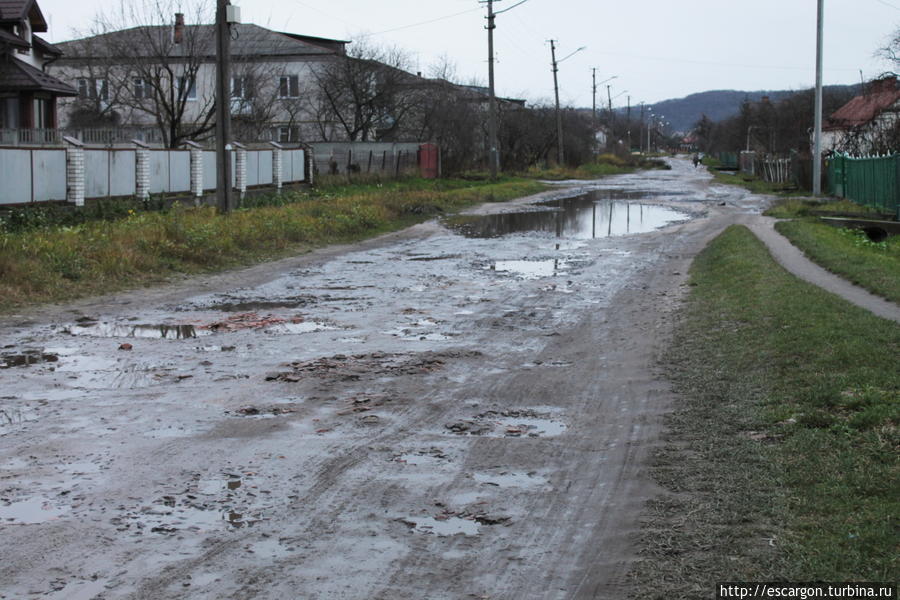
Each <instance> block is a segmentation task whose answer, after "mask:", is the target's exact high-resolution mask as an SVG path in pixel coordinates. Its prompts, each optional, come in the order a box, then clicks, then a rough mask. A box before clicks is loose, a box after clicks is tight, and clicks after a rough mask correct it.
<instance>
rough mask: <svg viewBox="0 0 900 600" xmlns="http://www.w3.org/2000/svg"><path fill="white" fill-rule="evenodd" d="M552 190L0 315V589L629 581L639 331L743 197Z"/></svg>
mask: <svg viewBox="0 0 900 600" xmlns="http://www.w3.org/2000/svg"><path fill="white" fill-rule="evenodd" d="M572 185H574V184H572ZM578 185H580V186H583V188H582V189H580V190H578V191H576V192H573V191H571V190H568V189H555V190H553V191H551V192H548V193H545V194H543V195H541V196H540V197H539V198H532V199H528V200H522V201H521V202H520V201H514V202H511V203H508V204H503V205H496V204H494V205H486V206H484V207H479V208H477V209H474V210H473V212H474V213H482V214H474V215H469V216H466V217H463V218H461V219H459V220H453V219H451V220H449V221H448V226H445V225H442V224H440V223H437V222H430V223H426V224H423V225H419V226H417V227H415V228H412V229H410V230H407V231H405V232H401V233H398V234H392V235H391V236H388V237H385V238H381V239H378V240H372V241H369V242H364V243H362V244H359V245H355V246H351V247H343V248H334V249H325V250H322V251H320V252H315V253H310V254H309V255H305V256H302V257H293V258H289V259H286V260H284V261H281V262H278V263H273V264H269V265H261V266H258V267H253V268H250V269H246V270H241V271H234V272H230V273H227V274H223V275H219V276H211V277H204V278H199V279H197V280H196V281H195V280H192V281H188V282H183V283H179V284H176V285H174V286H172V287H170V288H165V289H159V290H142V291H138V292H131V293H123V294H118V295H116V296H114V297H110V298H105V299H100V300H91V301H85V302H82V303H78V304H75V305H72V306H65V307H56V308H48V309H45V310H44V312H40V311H36V312H35V314H34V315H29V318H28V320H27V321H25V320H24V319H23V318H21V317H17V318H15V319H13V318H11V319H10V320H9V321H10V322H9V323H8V324H7V325H4V326H2V327H0V336H2V338H0V346H2V352H0V389H2V392H0V394H2V395H0V441H2V443H0V473H2V475H0V535H2V536H3V539H4V544H3V548H0V581H3V586H2V587H3V590H2V592H0V595H3V594H5V595H6V596H7V597H9V598H27V597H35V598H39V597H46V598H51V599H53V600H56V599H57V598H66V599H67V600H68V599H69V598H80V597H84V598H95V597H97V598H103V599H104V600H117V599H120V598H121V599H124V598H154V599H155V600H176V599H181V598H185V597H191V598H194V597H196V598H232V597H233V598H238V597H253V598H260V599H266V600H268V599H273V600H274V599H276V598H295V597H297V596H298V594H301V595H303V596H304V597H310V598H347V599H359V600H369V599H372V598H391V599H392V600H394V599H396V600H414V599H415V600H418V599H420V598H465V597H496V598H503V597H509V598H546V599H548V600H563V599H565V600H571V599H580V598H592V597H625V594H622V593H620V592H621V590H622V588H621V586H623V585H626V584H627V581H625V579H624V577H625V576H624V574H625V573H627V571H628V564H629V560H631V557H632V556H633V548H631V546H630V542H629V540H630V539H632V538H631V533H632V532H633V530H634V528H635V527H636V524H637V523H638V517H639V511H640V506H641V503H642V502H643V500H645V499H646V498H648V497H649V496H650V495H651V494H653V493H655V488H653V487H652V485H651V484H650V483H649V482H648V481H647V480H646V479H645V474H646V465H645V464H644V463H643V462H642V461H643V460H644V458H645V457H646V451H647V448H649V447H651V446H652V443H653V441H654V439H655V436H656V435H658V431H659V423H660V419H661V415H662V413H663V412H664V411H665V406H666V402H667V398H668V390H667V387H666V385H665V383H664V382H661V381H659V380H658V378H656V377H655V376H654V374H653V373H654V372H653V369H652V365H653V360H654V357H655V354H654V351H655V348H656V345H657V344H658V343H659V340H661V339H663V338H664V336H665V335H666V332H667V331H668V328H669V327H670V324H671V312H670V311H671V310H672V309H673V307H675V306H676V305H677V301H678V297H679V294H680V293H681V292H682V290H683V287H682V284H683V282H684V275H683V273H686V272H687V267H688V266H689V262H690V259H691V257H692V256H693V255H694V254H695V253H696V252H698V251H699V250H700V249H701V248H702V247H703V246H704V244H705V240H707V239H708V238H709V237H710V236H711V235H713V234H714V233H715V229H716V228H721V227H722V226H724V225H725V224H726V223H727V222H728V219H730V218H731V217H730V216H729V215H732V214H743V213H745V212H749V211H753V210H758V208H759V205H760V201H759V200H758V199H754V197H752V196H749V195H746V193H745V192H743V191H740V192H739V191H731V189H730V188H729V189H720V188H718V187H716V186H713V185H710V182H709V177H708V176H707V175H705V174H703V173H700V172H698V171H695V170H693V168H692V167H690V165H689V164H688V163H685V164H681V163H680V162H679V161H675V162H674V163H673V170H672V171H659V172H649V173H642V174H634V175H628V176H621V177H615V178H609V179H606V180H601V181H599V182H596V183H590V184H584V183H579V184H578ZM568 197H571V198H573V199H566V198H568ZM540 202H542V203H540ZM721 202H726V206H725V207H721V206H720V203H721ZM498 210H500V211H504V212H508V213H510V214H508V215H507V214H502V215H492V216H487V213H488V212H491V211H493V212H497V211H498ZM723 211H728V212H723ZM715 219H719V220H718V221H714V220H715ZM710 223H714V226H713V225H710Z"/></svg>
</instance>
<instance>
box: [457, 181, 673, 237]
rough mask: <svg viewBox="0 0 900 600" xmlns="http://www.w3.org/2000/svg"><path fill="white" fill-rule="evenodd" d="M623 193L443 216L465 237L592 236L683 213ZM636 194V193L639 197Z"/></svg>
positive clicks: (645, 227) (638, 229) (640, 229)
mask: <svg viewBox="0 0 900 600" xmlns="http://www.w3.org/2000/svg"><path fill="white" fill-rule="evenodd" d="M623 196H625V197H626V198H627V197H628V195H627V194H623V193H617V194H610V193H609V192H601V191H596V192H592V193H590V194H586V195H584V196H578V197H575V198H568V199H564V200H554V201H552V202H546V203H542V204H539V205H536V206H538V207H543V208H544V210H534V211H529V212H519V213H505V214H495V215H484V216H470V215H464V216H458V217H452V218H450V219H447V221H446V223H447V225H448V226H450V227H451V228H453V229H455V230H457V231H459V232H460V233H461V234H462V235H464V236H466V237H473V238H490V237H498V236H502V235H507V234H511V233H524V232H529V231H538V232H545V233H551V234H554V235H555V236H556V237H566V238H575V239H595V238H604V237H612V236H618V235H628V234H634V233H647V232H650V231H653V230H655V229H659V228H660V227H663V226H665V225H668V224H670V223H674V222H676V221H682V220H684V219H686V218H687V215H686V214H684V213H681V212H679V211H677V210H674V209H671V208H667V207H664V206H658V205H655V204H643V203H639V202H633V201H627V200H626V199H622V198H623ZM642 196H643V195H642V194H637V197H642Z"/></svg>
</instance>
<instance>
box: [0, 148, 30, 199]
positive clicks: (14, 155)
mask: <svg viewBox="0 0 900 600" xmlns="http://www.w3.org/2000/svg"><path fill="white" fill-rule="evenodd" d="M30 173H31V153H30V152H29V151H28V150H0V182H3V184H2V185H0V204H18V203H20V202H31V179H32V178H31V177H25V176H23V175H27V174H30Z"/></svg>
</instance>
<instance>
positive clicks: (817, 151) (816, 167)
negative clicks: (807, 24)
mask: <svg viewBox="0 0 900 600" xmlns="http://www.w3.org/2000/svg"><path fill="white" fill-rule="evenodd" d="M817 12H818V16H817V18H816V115H815V121H814V127H815V133H814V134H813V138H814V140H813V157H812V159H813V196H820V195H821V194H822V38H823V34H824V29H825V21H824V14H825V0H819V2H818V11H817Z"/></svg>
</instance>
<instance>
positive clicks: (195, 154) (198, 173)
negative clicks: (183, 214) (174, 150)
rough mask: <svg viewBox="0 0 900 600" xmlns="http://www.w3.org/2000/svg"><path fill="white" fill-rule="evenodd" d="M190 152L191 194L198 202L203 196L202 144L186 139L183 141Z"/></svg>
mask: <svg viewBox="0 0 900 600" xmlns="http://www.w3.org/2000/svg"><path fill="white" fill-rule="evenodd" d="M184 145H185V146H187V147H188V150H189V151H190V153H191V195H192V196H193V197H194V202H195V203H199V201H200V198H202V197H203V146H201V145H200V144H198V143H197V142H194V141H191V140H188V141H186V142H185V143H184Z"/></svg>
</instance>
